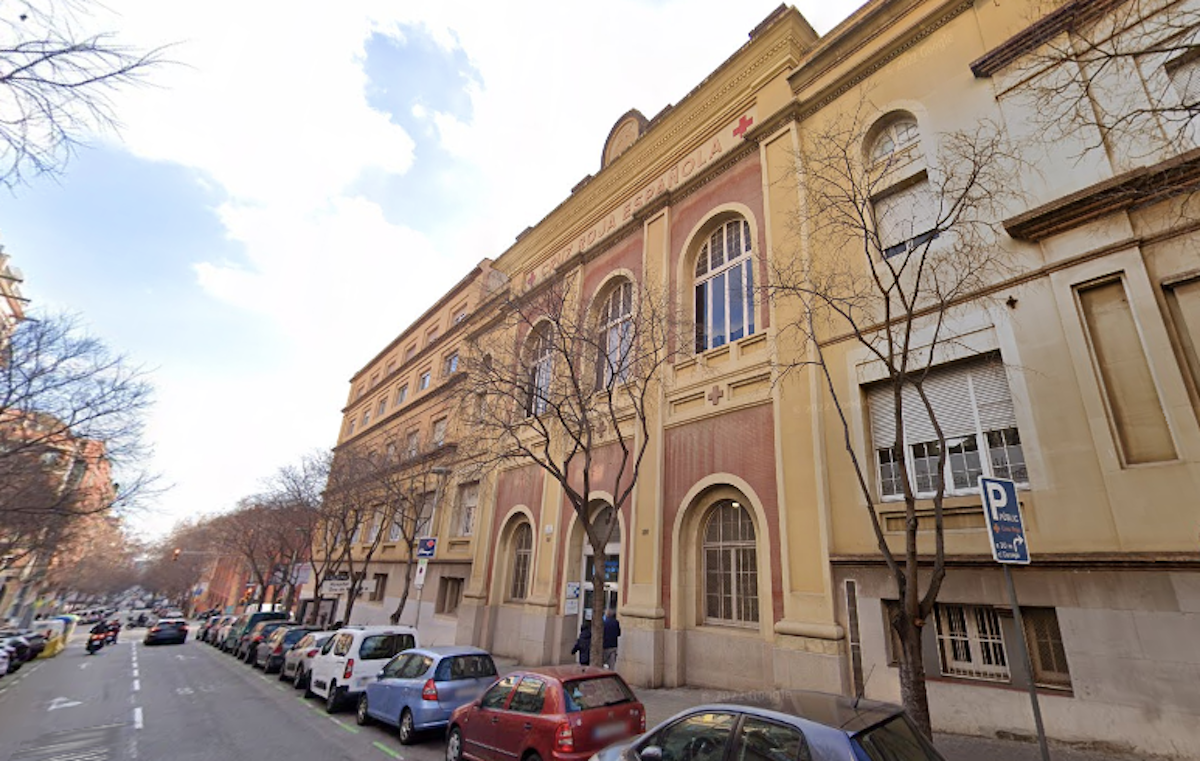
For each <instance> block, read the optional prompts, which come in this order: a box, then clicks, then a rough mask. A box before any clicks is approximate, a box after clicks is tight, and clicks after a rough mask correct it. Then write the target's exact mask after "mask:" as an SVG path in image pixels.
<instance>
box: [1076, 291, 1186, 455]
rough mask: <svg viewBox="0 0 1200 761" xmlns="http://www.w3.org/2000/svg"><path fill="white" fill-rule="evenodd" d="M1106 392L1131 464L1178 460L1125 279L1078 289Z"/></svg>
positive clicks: (1102, 385) (1115, 430)
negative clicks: (1127, 292)
mask: <svg viewBox="0 0 1200 761" xmlns="http://www.w3.org/2000/svg"><path fill="white" fill-rule="evenodd" d="M1078 294H1079V306H1080V309H1081V310H1082V312H1083V322H1084V326H1085V328H1086V330H1087V332H1088V338H1089V340H1090V343H1091V348H1092V356H1093V359H1094V361H1095V364H1096V369H1097V371H1098V373H1099V376H1100V385H1101V387H1102V389H1101V390H1102V393H1103V394H1104V396H1105V399H1106V401H1107V402H1108V410H1109V415H1110V417H1111V421H1112V426H1113V429H1114V433H1115V434H1116V438H1117V441H1118V443H1119V444H1120V447H1121V451H1122V453H1123V454H1124V461H1125V462H1126V463H1127V464H1131V465H1134V464H1139V463H1147V462H1163V461H1165V460H1173V459H1175V443H1174V441H1173V440H1172V438H1171V430H1170V428H1168V427H1167V418H1166V415H1165V414H1164V413H1163V409H1162V404H1161V402H1160V401H1159V398H1158V389H1157V388H1156V387H1155V385H1154V377H1153V376H1152V375H1151V374H1150V364H1149V363H1148V362H1147V361H1146V353H1145V351H1144V350H1143V347H1142V340H1141V336H1140V335H1139V333H1138V328H1137V323H1136V322H1135V321H1134V318H1133V311H1132V310H1131V308H1130V306H1129V297H1128V296H1127V295H1126V293H1125V285H1124V283H1122V281H1121V280H1109V281H1108V282H1104V283H1100V284H1098V285H1093V286H1089V287H1086V288H1080V289H1078Z"/></svg>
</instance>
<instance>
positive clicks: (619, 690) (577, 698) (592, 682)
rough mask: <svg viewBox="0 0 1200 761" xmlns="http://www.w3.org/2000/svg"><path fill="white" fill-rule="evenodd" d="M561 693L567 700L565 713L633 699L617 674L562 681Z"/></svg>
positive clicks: (630, 692) (631, 693)
mask: <svg viewBox="0 0 1200 761" xmlns="http://www.w3.org/2000/svg"><path fill="white" fill-rule="evenodd" d="M563 695H565V696H566V700H567V713H575V712H576V711H586V710H588V709H589V708H603V707H604V706H611V705H616V704H617V703H628V702H630V701H632V700H633V699H634V697H633V692H632V691H631V690H630V689H629V687H627V686H626V685H625V682H624V681H623V680H622V679H621V677H619V676H600V677H596V678H595V679H575V680H573V681H570V682H564V683H563Z"/></svg>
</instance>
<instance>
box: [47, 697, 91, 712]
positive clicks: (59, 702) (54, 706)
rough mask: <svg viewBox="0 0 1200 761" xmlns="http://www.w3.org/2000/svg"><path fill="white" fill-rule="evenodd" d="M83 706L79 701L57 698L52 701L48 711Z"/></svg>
mask: <svg viewBox="0 0 1200 761" xmlns="http://www.w3.org/2000/svg"><path fill="white" fill-rule="evenodd" d="M81 705H83V703H80V702H79V701H78V700H71V699H69V698H55V699H54V700H51V701H50V705H49V706H48V707H47V708H46V710H47V711H57V710H58V709H60V708H74V707H75V706H81Z"/></svg>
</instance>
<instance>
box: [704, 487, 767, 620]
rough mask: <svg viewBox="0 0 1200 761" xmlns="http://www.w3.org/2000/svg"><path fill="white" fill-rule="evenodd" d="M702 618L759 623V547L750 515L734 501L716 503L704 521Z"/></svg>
mask: <svg viewBox="0 0 1200 761" xmlns="http://www.w3.org/2000/svg"><path fill="white" fill-rule="evenodd" d="M703 549H704V620H705V621H706V622H708V623H718V624H738V625H744V624H755V623H758V547H757V545H756V544H755V541H754V524H753V523H752V522H751V520H750V514H749V513H747V512H746V508H744V507H742V506H741V504H740V503H738V502H735V501H733V500H722V501H720V502H718V503H717V504H716V505H715V506H714V507H713V508H712V510H711V511H710V512H709V514H708V519H707V521H706V522H705V524H704V548H703Z"/></svg>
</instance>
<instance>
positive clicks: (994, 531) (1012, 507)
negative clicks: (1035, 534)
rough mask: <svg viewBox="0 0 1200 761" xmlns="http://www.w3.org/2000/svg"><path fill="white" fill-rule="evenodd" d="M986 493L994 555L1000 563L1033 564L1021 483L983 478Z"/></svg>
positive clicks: (986, 515) (985, 512)
mask: <svg viewBox="0 0 1200 761" xmlns="http://www.w3.org/2000/svg"><path fill="white" fill-rule="evenodd" d="M979 493H980V494H982V495H983V516H984V518H985V519H986V521H987V527H988V539H989V541H990V542H991V545H992V557H993V558H994V559H995V560H996V562H997V563H1015V564H1018V565H1028V564H1029V545H1028V544H1027V543H1026V542H1025V522H1024V521H1023V520H1022V518H1021V503H1020V502H1019V501H1018V500H1017V485H1016V484H1015V483H1013V482H1012V481H1010V480H1008V479H1005V478H987V477H985V476H980V477H979Z"/></svg>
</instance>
